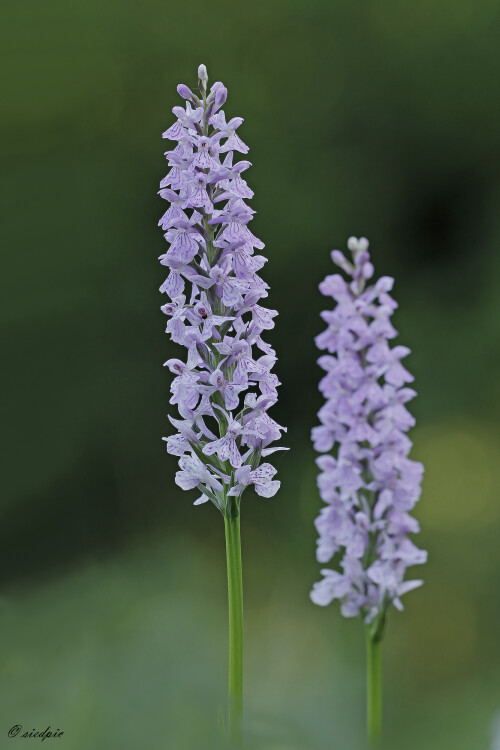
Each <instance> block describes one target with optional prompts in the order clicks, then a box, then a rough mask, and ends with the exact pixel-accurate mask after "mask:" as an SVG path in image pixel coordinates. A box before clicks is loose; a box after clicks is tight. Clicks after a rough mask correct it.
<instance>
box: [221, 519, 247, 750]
mask: <svg viewBox="0 0 500 750" xmlns="http://www.w3.org/2000/svg"><path fill="white" fill-rule="evenodd" d="M224 525H225V530H226V558H227V590H228V603H229V738H230V744H231V747H233V748H237V747H241V716H242V710H243V582H242V575H241V538H240V514H239V513H238V515H237V516H236V517H231V518H228V517H227V516H224Z"/></svg>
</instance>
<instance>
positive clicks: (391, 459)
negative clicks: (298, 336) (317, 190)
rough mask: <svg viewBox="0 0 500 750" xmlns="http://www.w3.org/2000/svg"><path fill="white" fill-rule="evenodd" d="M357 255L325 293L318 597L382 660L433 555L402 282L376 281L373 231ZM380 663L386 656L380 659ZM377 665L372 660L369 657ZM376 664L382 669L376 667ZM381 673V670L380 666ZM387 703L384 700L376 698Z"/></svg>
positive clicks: (375, 690) (355, 248)
mask: <svg viewBox="0 0 500 750" xmlns="http://www.w3.org/2000/svg"><path fill="white" fill-rule="evenodd" d="M348 248H349V250H350V253H351V256H350V257H349V258H346V257H345V256H344V255H343V253H341V252H339V251H338V250H334V251H333V253H332V260H333V262H334V263H335V264H336V265H337V266H339V267H340V268H341V269H342V270H343V271H344V274H345V275H346V276H347V281H346V280H345V278H344V277H343V276H342V275H340V274H333V275H330V276H327V277H326V278H325V280H324V281H323V282H321V284H320V287H319V288H320V291H321V293H322V294H323V295H325V296H326V297H330V298H332V299H333V300H334V301H335V303H336V304H335V307H334V309H333V310H326V311H325V312H323V313H322V314H321V317H322V318H323V320H324V321H325V323H326V324H327V328H326V330H325V331H323V333H321V334H320V335H319V336H317V337H316V345H317V347H318V348H319V349H320V350H322V351H325V352H327V353H325V354H323V355H322V356H321V357H320V358H319V360H318V364H319V365H320V366H321V368H322V369H323V370H324V371H325V373H326V374H325V376H324V377H323V379H322V380H321V382H320V386H319V388H320V391H321V393H322V394H323V396H324V397H325V403H324V405H323V406H322V407H321V409H320V411H319V413H318V416H319V419H320V425H319V426H317V427H314V428H313V431H312V439H313V442H314V447H315V448H316V450H317V451H318V452H319V453H321V454H322V455H321V456H320V457H319V458H318V459H317V461H316V463H317V465H318V467H319V469H320V474H319V476H318V487H319V493H320V496H321V498H322V500H323V501H324V503H325V506H324V507H323V509H322V510H321V512H320V515H319V517H318V518H317V520H316V529H317V531H318V533H319V539H318V549H317V558H318V561H319V562H321V563H326V562H328V561H330V560H332V559H335V561H336V562H337V563H338V564H337V565H336V566H335V567H334V568H324V569H323V570H322V571H321V572H322V574H323V578H322V580H321V581H319V582H318V583H316V584H315V585H314V588H313V590H312V592H311V598H312V600H313V602H314V603H315V604H318V605H320V606H325V605H328V604H329V603H330V602H332V601H333V600H334V599H336V600H338V601H339V602H340V605H341V612H342V614H343V615H344V616H345V617H354V616H357V615H359V616H361V617H362V618H363V620H364V622H365V623H366V626H367V639H368V646H369V660H370V659H372V660H373V659H375V660H377V659H379V656H380V655H379V646H380V642H381V639H382V635H383V631H384V625H385V621H386V613H387V611H388V609H389V608H390V606H391V605H393V606H394V607H396V608H397V609H400V610H401V609H402V608H403V605H402V603H401V597H402V596H403V594H406V593H407V592H409V591H411V590H412V589H415V588H417V587H418V586H420V585H421V584H422V581H421V580H405V574H406V570H407V568H408V567H411V566H413V565H420V564H422V563H425V562H426V559H427V553H426V552H424V551H423V550H421V549H419V548H418V547H416V546H415V544H414V543H413V541H412V540H411V539H410V534H414V533H416V532H418V531H419V524H418V522H417V521H416V519H415V518H414V517H413V516H411V515H410V511H411V510H412V509H413V507H414V505H415V503H416V502H417V500H418V499H419V497H420V491H421V490H420V485H421V480H422V474H423V466H422V464H420V463H418V462H416V461H412V460H411V459H410V458H408V454H409V452H410V448H411V446H412V443H411V441H410V439H409V438H408V436H407V434H406V433H407V431H408V430H409V429H410V428H411V427H412V426H413V425H414V423H415V419H414V418H413V416H412V415H411V414H410V413H409V412H408V410H407V408H406V406H405V404H406V403H407V402H408V401H409V400H411V399H412V398H414V396H415V395H416V393H415V391H414V390H413V389H412V388H410V387H408V383H410V382H412V381H413V376H412V375H410V373H409V372H408V371H407V370H406V368H405V367H404V366H403V364H402V363H401V360H402V359H403V358H404V357H406V355H407V354H409V353H410V350H409V349H407V348H406V347H405V346H395V347H394V348H392V349H391V348H390V346H389V341H390V340H391V339H393V338H394V337H395V336H396V335H397V332H396V330H395V329H394V327H393V325H392V323H391V316H392V314H393V312H394V310H395V309H396V307H397V303H396V302H395V301H394V299H393V298H392V297H391V296H390V294H389V292H390V291H391V289H392V286H393V283H394V280H393V279H392V278H390V277H388V276H384V277H382V278H380V279H378V281H376V282H375V283H372V282H371V279H372V277H373V273H374V268H373V265H372V263H371V260H370V255H369V252H368V241H367V240H366V239H365V238H361V239H359V240H358V239H356V238H355V237H351V238H350V239H349V241H348ZM371 666H372V667H373V668H374V669H375V671H376V670H377V668H378V667H379V666H380V664H378V665H377V663H373V662H372V664H371ZM369 667H370V662H369ZM372 672H373V670H372ZM371 678H372V679H374V680H375V682H376V681H377V679H378V678H377V676H376V675H374V674H373V673H371ZM370 689H371V693H372V694H371V695H369V723H370V722H371V723H372V726H371V730H370V731H371V736H372V739H375V738H376V736H377V734H379V733H380V726H378V727H377V726H376V724H377V722H379V723H380V721H381V718H380V715H378V714H380V713H381V703H380V701H381V696H380V685H377V684H373V682H372V684H371V685H370V684H369V692H370ZM373 701H375V704H376V703H377V701H379V703H380V704H379V705H375V704H374V703H373Z"/></svg>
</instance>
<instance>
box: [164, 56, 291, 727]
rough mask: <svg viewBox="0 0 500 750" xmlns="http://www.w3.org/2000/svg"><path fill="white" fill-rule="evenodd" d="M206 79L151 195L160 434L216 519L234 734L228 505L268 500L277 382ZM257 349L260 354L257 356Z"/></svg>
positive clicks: (248, 242)
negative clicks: (172, 350) (169, 353)
mask: <svg viewBox="0 0 500 750" xmlns="http://www.w3.org/2000/svg"><path fill="white" fill-rule="evenodd" d="M207 84H208V74H207V69H206V67H205V66H204V65H200V67H199V69H198V88H199V94H197V93H194V92H193V90H192V89H191V88H189V87H188V86H185V85H184V84H180V85H179V86H178V87H177V91H178V93H179V95H180V96H181V97H182V98H183V99H184V100H185V107H174V109H173V113H174V115H175V116H176V118H177V120H176V122H175V123H174V124H173V125H172V126H171V127H169V128H168V130H166V131H165V132H164V133H163V136H164V138H168V139H169V140H171V141H174V142H175V144H176V145H175V147H174V148H173V149H172V150H169V151H167V152H166V154H165V155H166V158H167V162H168V166H169V171H168V174H167V175H166V176H165V178H164V179H163V180H162V181H161V183H160V191H159V194H160V196H161V197H162V198H164V199H165V200H166V201H168V203H169V207H168V209H167V211H166V212H165V213H164V214H163V216H162V218H161V219H160V221H159V225H160V226H161V228H162V230H163V232H164V236H165V239H166V241H167V243H168V245H169V247H168V249H167V251H166V252H165V253H163V254H162V255H161V256H160V262H161V264H162V265H164V266H166V267H167V268H168V269H169V274H168V277H167V279H166V280H165V281H164V283H163V284H162V285H161V287H160V291H161V292H163V293H166V294H168V296H169V298H170V301H169V302H167V303H166V304H164V305H163V306H162V308H161V309H162V311H163V312H164V313H165V315H167V317H168V323H167V328H166V330H167V332H168V333H169V334H170V336H171V338H172V340H173V341H174V342H175V343H177V344H180V345H181V346H182V347H184V350H185V352H186V359H185V361H183V360H182V359H176V358H175V359H169V360H168V361H167V362H166V363H165V364H166V366H167V367H168V368H169V370H170V371H171V372H172V373H173V375H174V379H173V382H172V385H171V392H172V397H171V399H170V403H171V404H174V405H176V406H177V409H178V411H179V415H180V417H181V419H180V420H176V419H171V422H172V424H173V425H174V427H176V428H177V433H176V434H174V435H171V436H170V437H168V438H165V440H166V445H167V451H168V452H169V453H171V454H172V455H175V456H178V457H179V471H178V472H177V474H176V476H175V481H176V484H177V485H178V486H179V487H181V488H182V489H185V490H192V489H196V490H197V491H198V495H199V493H201V497H200V496H198V499H197V500H195V504H196V505H199V504H202V503H204V502H207V501H210V502H212V503H213V504H214V505H215V507H216V508H217V509H218V510H219V511H220V512H221V513H222V515H223V516H224V522H225V528H226V547H227V560H228V584H229V608H230V691H229V692H230V731H231V734H232V735H233V736H234V737H237V735H238V734H239V731H240V730H239V724H240V716H241V706H242V697H241V692H242V691H241V685H242V662H241V658H242V657H241V653H242V629H241V623H242V585H241V551H240V525H239V524H240V504H241V496H242V494H243V492H244V491H245V489H246V488H247V487H249V486H251V485H252V486H253V487H254V489H255V492H256V494H257V495H259V496H261V497H265V498H269V497H272V496H273V495H275V494H276V492H277V490H278V488H279V486H280V483H279V481H278V480H276V479H274V475H275V473H276V470H275V469H274V468H273V466H272V465H271V464H269V463H262V458H263V457H265V456H268V455H270V454H271V453H272V452H273V450H275V449H276V448H275V449H273V448H272V447H270V446H271V444H272V443H274V442H275V441H277V440H279V439H280V437H281V434H282V432H283V431H285V428H283V427H281V426H280V425H278V424H277V423H276V422H275V421H274V420H273V419H271V417H270V416H269V415H268V413H267V412H268V410H269V409H270V408H271V407H272V406H273V404H275V403H276V401H277V386H278V385H279V381H278V379H277V377H276V375H274V373H272V372H271V370H272V368H273V366H274V364H275V362H276V355H275V352H274V350H273V349H272V348H271V347H270V346H269V344H267V343H266V342H264V341H263V340H262V338H261V334H262V333H263V332H264V331H266V330H270V329H272V328H273V327H274V320H273V318H274V317H275V316H276V315H277V312H276V311H275V310H268V309H267V308H265V307H263V306H261V305H260V304H259V303H260V302H261V301H262V299H264V298H265V297H267V296H268V288H269V287H268V285H267V284H266V283H265V282H264V281H263V280H262V279H261V278H260V276H258V274H257V272H258V271H259V270H260V269H261V268H262V267H263V265H264V264H265V262H266V259H265V258H264V257H263V256H262V255H256V254H255V250H256V249H257V250H262V249H263V247H264V244H263V243H262V242H261V240H259V239H258V238H257V237H255V235H254V234H253V233H252V232H251V231H250V229H249V228H248V224H249V222H250V221H251V220H252V218H253V215H254V213H255V212H254V211H253V210H252V209H251V208H250V207H249V206H248V205H247V204H246V203H245V200H247V199H249V198H251V197H252V196H253V191H252V190H251V189H250V188H249V186H248V185H247V183H246V181H245V179H244V176H243V173H245V175H246V170H247V169H248V168H249V167H250V166H251V164H250V162H249V161H247V160H240V161H236V162H234V156H235V153H236V155H237V154H238V153H240V154H246V153H247V152H248V146H247V145H246V144H245V143H244V142H243V141H242V140H241V138H240V137H239V135H238V134H237V132H236V131H237V130H238V128H239V127H240V126H241V124H242V123H243V119H242V118H241V117H233V118H232V119H230V120H229V122H227V121H226V116H225V114H224V112H223V111H222V110H221V107H222V106H223V105H224V103H225V101H226V98H227V90H226V88H225V87H224V85H223V84H222V83H221V82H220V81H218V82H216V83H214V85H213V86H212V87H211V88H210V90H207ZM257 350H260V351H257Z"/></svg>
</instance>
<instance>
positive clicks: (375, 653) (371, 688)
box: [366, 627, 382, 747]
mask: <svg viewBox="0 0 500 750" xmlns="http://www.w3.org/2000/svg"><path fill="white" fill-rule="evenodd" d="M366 720H367V728H368V741H369V743H370V747H380V738H381V735H382V639H381V638H380V637H379V636H377V635H375V636H373V634H372V632H371V630H370V627H367V628H366Z"/></svg>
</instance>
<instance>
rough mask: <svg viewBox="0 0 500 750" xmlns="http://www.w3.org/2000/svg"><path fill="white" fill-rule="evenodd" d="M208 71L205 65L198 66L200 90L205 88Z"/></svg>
mask: <svg viewBox="0 0 500 750" xmlns="http://www.w3.org/2000/svg"><path fill="white" fill-rule="evenodd" d="M207 83H208V73H207V68H206V66H205V65H200V67H199V68H198V87H199V89H200V91H206V90H207Z"/></svg>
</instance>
